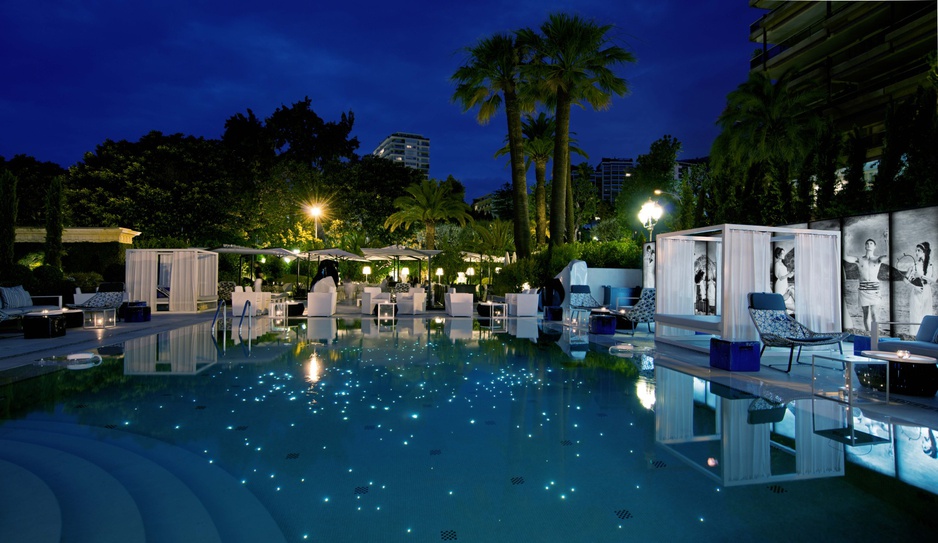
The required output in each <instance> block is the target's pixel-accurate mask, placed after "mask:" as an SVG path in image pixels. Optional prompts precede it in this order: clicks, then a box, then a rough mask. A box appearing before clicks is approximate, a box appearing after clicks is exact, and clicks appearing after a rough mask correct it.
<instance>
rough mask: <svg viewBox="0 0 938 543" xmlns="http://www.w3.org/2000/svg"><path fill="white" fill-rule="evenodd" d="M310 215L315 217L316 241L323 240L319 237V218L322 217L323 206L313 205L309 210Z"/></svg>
mask: <svg viewBox="0 0 938 543" xmlns="http://www.w3.org/2000/svg"><path fill="white" fill-rule="evenodd" d="M309 214H310V215H312V216H313V222H314V224H315V225H316V231H315V232H314V234H315V236H316V239H322V238H320V237H319V217H320V216H322V206H321V205H319V204H315V205H313V207H311V208H309Z"/></svg>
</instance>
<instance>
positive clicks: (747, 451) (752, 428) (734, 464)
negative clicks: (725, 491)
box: [721, 398, 772, 483]
mask: <svg viewBox="0 0 938 543" xmlns="http://www.w3.org/2000/svg"><path fill="white" fill-rule="evenodd" d="M750 403H751V401H750V400H748V399H747V400H729V399H726V398H722V402H721V409H722V413H723V418H722V421H723V464H722V466H723V481H724V482H726V483H730V482H743V481H751V480H761V479H765V478H767V477H769V476H771V475H772V462H771V458H770V455H769V452H770V446H769V430H770V428H771V425H769V424H749V422H748V417H749V404H750Z"/></svg>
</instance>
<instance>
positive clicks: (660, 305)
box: [655, 238, 695, 336]
mask: <svg viewBox="0 0 938 543" xmlns="http://www.w3.org/2000/svg"><path fill="white" fill-rule="evenodd" d="M657 251H658V254H657V261H658V266H657V269H656V270H655V285H657V292H656V294H658V293H662V292H666V293H667V296H662V295H657V296H656V300H655V304H656V309H655V312H656V313H660V314H663V315H693V314H694V300H695V297H694V240H691V239H680V238H659V239H658V242H657ZM665 266H667V268H668V269H667V273H665V270H664V267H665ZM693 333H694V332H693V331H691V330H684V329H681V328H675V327H673V326H659V325H656V326H655V335H656V336H676V335H687V334H693Z"/></svg>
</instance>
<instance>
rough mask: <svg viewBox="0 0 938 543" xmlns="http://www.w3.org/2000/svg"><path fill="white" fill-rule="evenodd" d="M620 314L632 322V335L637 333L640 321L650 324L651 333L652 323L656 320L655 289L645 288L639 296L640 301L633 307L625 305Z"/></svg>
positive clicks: (649, 330) (649, 331)
mask: <svg viewBox="0 0 938 543" xmlns="http://www.w3.org/2000/svg"><path fill="white" fill-rule="evenodd" d="M618 314H619V316H620V317H622V318H624V319H626V320H628V321H630V322H631V323H632V335H633V336H634V335H635V328H636V327H637V326H638V325H639V324H640V323H643V322H644V323H645V324H647V325H648V333H649V334H650V333H651V323H652V322H654V321H655V289H653V288H643V289H642V293H641V294H640V295H639V297H638V302H636V303H635V305H633V306H632V307H623V308H621V309H619V313H618Z"/></svg>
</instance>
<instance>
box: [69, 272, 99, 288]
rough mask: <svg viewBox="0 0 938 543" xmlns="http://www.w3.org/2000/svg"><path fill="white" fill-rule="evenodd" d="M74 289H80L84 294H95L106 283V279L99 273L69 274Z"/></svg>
mask: <svg viewBox="0 0 938 543" xmlns="http://www.w3.org/2000/svg"><path fill="white" fill-rule="evenodd" d="M69 278H70V279H71V283H72V287H73V288H75V287H78V288H80V289H81V291H82V292H94V291H95V289H97V288H98V285H100V284H101V283H103V282H104V277H102V276H101V274H100V273H98V272H78V273H72V274H69Z"/></svg>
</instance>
